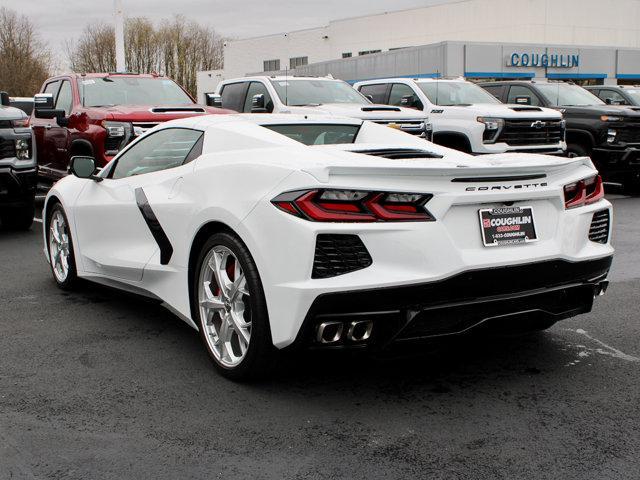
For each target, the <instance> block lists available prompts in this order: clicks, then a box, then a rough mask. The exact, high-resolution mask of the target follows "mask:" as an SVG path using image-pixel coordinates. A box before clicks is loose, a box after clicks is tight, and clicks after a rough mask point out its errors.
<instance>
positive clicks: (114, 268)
mask: <svg viewBox="0 0 640 480" xmlns="http://www.w3.org/2000/svg"><path fill="white" fill-rule="evenodd" d="M202 136H203V132H202V131H199V130H191V129H186V128H177V127H175V128H166V129H162V130H159V131H157V132H155V133H152V134H150V135H148V136H145V137H143V138H141V139H140V140H139V141H138V142H136V143H134V144H132V145H131V147H130V148H128V149H127V150H125V151H124V152H123V153H122V154H121V155H120V156H119V157H117V159H115V160H114V164H113V165H112V166H111V167H109V171H108V173H107V174H106V178H105V179H104V180H103V181H101V182H94V181H91V182H89V183H88V184H87V186H86V187H85V188H84V189H83V190H82V192H81V193H80V195H79V196H78V199H77V201H76V204H75V208H74V217H75V224H76V236H77V239H78V244H79V245H80V259H81V261H82V265H83V268H84V270H85V271H87V272H89V273H95V274H98V275H101V276H105V277H110V278H114V279H118V280H126V281H134V282H135V281H140V280H141V279H142V275H143V272H144V267H145V265H146V264H147V263H148V262H149V261H150V260H151V259H152V258H153V257H154V256H155V255H159V263H161V264H167V263H168V262H169V261H170V259H171V255H172V252H173V246H172V244H171V242H170V240H169V239H168V237H167V234H166V231H165V230H164V229H163V227H162V225H161V224H160V222H159V220H158V218H157V217H156V216H155V213H154V211H153V204H152V201H150V198H151V199H153V198H155V199H161V201H163V202H166V201H167V199H168V198H171V195H172V192H173V191H175V189H176V188H177V187H178V186H179V184H180V181H181V174H183V173H184V170H186V171H188V169H189V165H187V164H188V163H189V161H190V160H191V159H193V158H195V157H197V156H198V155H199V154H200V152H201V151H202V141H201V139H202ZM198 149H199V151H198Z"/></svg>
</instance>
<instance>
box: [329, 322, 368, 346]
mask: <svg viewBox="0 0 640 480" xmlns="http://www.w3.org/2000/svg"><path fill="white" fill-rule="evenodd" d="M345 331H346V339H347V340H348V341H350V342H354V343H359V342H365V341H367V340H368V339H369V338H370V337H371V332H372V331H373V321H372V320H354V321H352V322H349V323H343V322H338V321H331V322H322V323H321V324H320V325H318V330H317V334H316V341H317V342H318V343H321V344H323V345H332V344H336V343H338V342H340V340H342V336H343V334H344V333H345Z"/></svg>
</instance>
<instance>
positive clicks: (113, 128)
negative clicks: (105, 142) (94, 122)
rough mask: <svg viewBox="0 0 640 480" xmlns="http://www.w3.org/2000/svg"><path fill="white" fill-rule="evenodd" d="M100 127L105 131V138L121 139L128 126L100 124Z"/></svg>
mask: <svg viewBox="0 0 640 480" xmlns="http://www.w3.org/2000/svg"><path fill="white" fill-rule="evenodd" d="M102 126H103V127H104V129H105V130H106V131H107V137H110V138H123V137H124V136H125V135H126V133H127V127H128V126H129V125H128V124H126V123H122V122H102Z"/></svg>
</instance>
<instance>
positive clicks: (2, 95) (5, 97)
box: [0, 92, 11, 107]
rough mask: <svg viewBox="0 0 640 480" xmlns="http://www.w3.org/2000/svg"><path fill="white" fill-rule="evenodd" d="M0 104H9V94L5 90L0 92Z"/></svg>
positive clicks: (4, 105) (5, 105) (6, 105)
mask: <svg viewBox="0 0 640 480" xmlns="http://www.w3.org/2000/svg"><path fill="white" fill-rule="evenodd" d="M0 105H2V106H3V107H8V106H9V105H11V100H10V99H9V94H8V93H7V92H0Z"/></svg>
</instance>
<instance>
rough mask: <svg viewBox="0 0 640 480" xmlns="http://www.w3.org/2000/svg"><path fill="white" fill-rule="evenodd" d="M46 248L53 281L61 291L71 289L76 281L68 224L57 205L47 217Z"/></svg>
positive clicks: (61, 209)
mask: <svg viewBox="0 0 640 480" xmlns="http://www.w3.org/2000/svg"><path fill="white" fill-rule="evenodd" d="M47 217H48V218H47V226H48V230H47V246H48V249H49V264H50V266H51V273H53V279H54V280H55V281H56V283H57V285H58V287H60V288H61V289H63V290H70V289H72V288H73V287H74V286H75V285H76V283H77V280H78V275H77V271H76V261H75V255H74V252H73V243H72V241H71V231H70V229H69V222H68V220H67V216H66V214H65V213H64V209H63V208H62V205H60V204H59V203H57V204H56V205H54V206H53V208H52V209H51V211H50V212H49V215H48V216H47Z"/></svg>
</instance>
